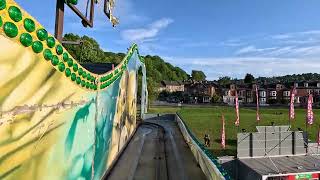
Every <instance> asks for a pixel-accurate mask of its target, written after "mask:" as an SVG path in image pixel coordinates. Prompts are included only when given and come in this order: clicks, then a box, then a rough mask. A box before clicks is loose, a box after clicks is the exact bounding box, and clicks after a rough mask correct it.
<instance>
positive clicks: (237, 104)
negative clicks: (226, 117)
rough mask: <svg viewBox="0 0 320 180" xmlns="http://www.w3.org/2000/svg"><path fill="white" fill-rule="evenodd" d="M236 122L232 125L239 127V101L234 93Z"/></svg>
mask: <svg viewBox="0 0 320 180" xmlns="http://www.w3.org/2000/svg"><path fill="white" fill-rule="evenodd" d="M236 116H237V117H236V118H237V119H236V122H235V123H234V124H235V125H236V126H239V124H240V116H239V99H238V93H237V91H236Z"/></svg>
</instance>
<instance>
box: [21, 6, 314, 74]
mask: <svg viewBox="0 0 320 180" xmlns="http://www.w3.org/2000/svg"><path fill="white" fill-rule="evenodd" d="M78 1H79V3H78V8H79V9H81V10H82V12H84V9H85V4H86V0H78ZM16 2H17V3H18V4H20V5H21V6H22V7H23V8H24V9H25V10H26V11H27V12H29V13H30V14H31V15H32V16H33V17H35V18H36V19H37V20H38V21H39V22H40V23H41V24H42V25H43V26H44V27H46V29H47V30H48V31H49V32H51V33H52V34H53V32H54V18H55V4H56V1H55V0H46V1H44V0H31V1H26V0H16ZM115 2H116V7H115V10H114V13H115V15H116V16H117V17H119V20H120V24H119V25H118V26H117V27H116V28H113V27H112V26H111V24H110V22H109V21H108V19H107V17H106V16H105V15H104V14H103V10H102V9H103V0H100V3H99V4H98V5H96V10H95V20H94V27H93V28H83V27H82V25H81V22H80V19H79V18H78V17H77V16H76V15H75V14H74V13H73V12H72V11H71V10H70V9H69V8H68V7H67V6H66V12H65V27H64V33H75V34H79V35H88V36H90V37H93V38H95V39H96V40H97V41H98V43H99V44H100V45H101V48H102V49H103V50H105V51H112V52H126V50H127V48H128V47H129V46H130V45H131V44H132V43H137V44H138V46H139V50H140V52H141V54H143V55H147V54H150V55H158V56H160V57H162V58H163V59H164V60H165V61H167V62H170V63H172V64H173V65H175V66H179V67H181V68H182V69H184V70H185V71H187V72H188V73H190V72H191V71H192V70H193V69H195V70H202V71H204V72H205V74H206V76H207V79H208V80H215V79H218V78H219V77H223V76H230V77H232V78H244V76H245V74H246V73H251V74H253V75H254V76H255V77H258V76H268V77H269V76H279V75H286V74H297V73H308V72H312V73H319V72H320V1H318V0H308V1H303V0H281V1H279V0H236V1H235V0H202V1H201V2H199V1H194V0H193V1H191V0H174V1H173V0H161V1H155V0H152V1H150V0H115Z"/></svg>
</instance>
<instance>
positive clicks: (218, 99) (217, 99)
mask: <svg viewBox="0 0 320 180" xmlns="http://www.w3.org/2000/svg"><path fill="white" fill-rule="evenodd" d="M221 102H222V98H221V96H219V95H218V94H214V95H213V96H212V98H211V103H221Z"/></svg>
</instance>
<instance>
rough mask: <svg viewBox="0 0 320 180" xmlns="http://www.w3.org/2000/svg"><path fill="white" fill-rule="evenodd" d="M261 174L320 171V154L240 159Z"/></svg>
mask: <svg viewBox="0 0 320 180" xmlns="http://www.w3.org/2000/svg"><path fill="white" fill-rule="evenodd" d="M240 162H242V163H243V164H245V165H247V166H248V167H249V168H251V169H252V170H254V171H256V172H257V173H258V174H260V175H278V174H295V173H305V172H320V155H303V156H282V157H264V158H248V159H240Z"/></svg>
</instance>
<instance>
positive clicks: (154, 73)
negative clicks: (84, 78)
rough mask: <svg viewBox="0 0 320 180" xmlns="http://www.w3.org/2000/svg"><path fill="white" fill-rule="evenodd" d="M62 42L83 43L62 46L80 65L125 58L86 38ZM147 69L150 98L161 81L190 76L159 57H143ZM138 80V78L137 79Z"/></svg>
mask: <svg viewBox="0 0 320 180" xmlns="http://www.w3.org/2000/svg"><path fill="white" fill-rule="evenodd" d="M63 40H64V41H79V40H81V41H83V44H82V45H68V44H67V45H64V47H65V48H66V49H67V50H68V51H69V53H70V54H71V55H72V56H73V57H74V58H76V59H77V60H79V62H80V63H115V64H118V63H120V62H121V61H122V60H123V58H124V57H125V54H124V53H113V52H105V51H103V50H102V49H101V48H100V45H99V44H98V42H97V41H96V40H95V39H93V38H91V37H88V36H82V37H80V36H78V35H76V34H72V33H70V34H65V36H64V38H63ZM144 58H145V62H146V68H147V78H148V79H147V81H148V91H149V95H150V98H151V99H153V98H156V96H157V94H156V93H157V91H156V89H157V87H158V85H159V83H160V81H162V80H169V81H177V80H186V79H188V78H189V77H190V76H189V74H187V73H186V72H185V71H184V70H182V69H181V68H179V67H175V66H173V65H171V64H170V63H168V62H165V61H164V60H163V59H161V58H160V57H159V56H150V55H147V56H145V57H144ZM139 78H140V77H139Z"/></svg>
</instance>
